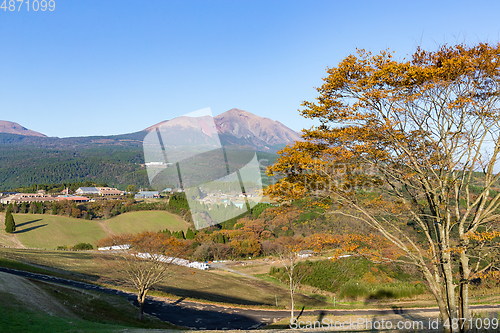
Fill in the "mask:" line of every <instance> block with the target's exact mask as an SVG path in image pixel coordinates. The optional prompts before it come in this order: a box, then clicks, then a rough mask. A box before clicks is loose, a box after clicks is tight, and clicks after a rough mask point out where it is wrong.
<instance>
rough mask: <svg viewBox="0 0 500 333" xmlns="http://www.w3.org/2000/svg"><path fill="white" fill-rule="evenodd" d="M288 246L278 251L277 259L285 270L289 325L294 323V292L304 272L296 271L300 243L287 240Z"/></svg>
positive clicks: (301, 246)
mask: <svg viewBox="0 0 500 333" xmlns="http://www.w3.org/2000/svg"><path fill="white" fill-rule="evenodd" d="M289 240H290V242H289V243H288V244H285V245H283V247H282V248H281V249H280V250H279V252H278V253H277V254H278V257H279V261H280V263H281V264H282V265H283V267H284V268H285V272H286V275H287V278H288V290H289V291H290V324H293V323H294V322H295V320H296V319H295V313H294V312H295V292H296V291H297V289H298V287H299V286H300V282H301V281H302V279H303V278H304V275H305V273H304V271H299V270H298V267H297V266H298V264H299V259H300V257H299V253H300V250H302V248H303V244H302V242H300V241H295V240H292V239H289Z"/></svg>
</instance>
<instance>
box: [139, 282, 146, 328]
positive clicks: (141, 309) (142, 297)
mask: <svg viewBox="0 0 500 333" xmlns="http://www.w3.org/2000/svg"><path fill="white" fill-rule="evenodd" d="M145 300H146V292H145V291H142V290H141V291H139V294H138V295H137V302H138V303H139V316H138V317H137V319H138V320H139V321H142V319H144V302H145Z"/></svg>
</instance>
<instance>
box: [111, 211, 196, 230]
mask: <svg viewBox="0 0 500 333" xmlns="http://www.w3.org/2000/svg"><path fill="white" fill-rule="evenodd" d="M103 223H104V224H105V225H106V226H107V228H108V229H109V230H110V231H111V232H113V233H115V234H122V233H139V232H142V231H159V230H164V229H169V230H171V231H179V230H187V228H189V226H190V224H189V223H187V222H186V221H184V220H183V219H182V218H181V217H180V216H177V215H174V214H170V213H168V212H164V211H141V212H130V213H125V214H121V215H118V216H116V217H113V218H111V219H109V220H106V221H104V222H103Z"/></svg>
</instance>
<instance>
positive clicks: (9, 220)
mask: <svg viewBox="0 0 500 333" xmlns="http://www.w3.org/2000/svg"><path fill="white" fill-rule="evenodd" d="M14 231H16V222H15V221H14V216H13V215H12V205H9V207H8V208H7V212H6V213H5V232H7V233H13V232H14Z"/></svg>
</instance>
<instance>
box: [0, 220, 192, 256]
mask: <svg viewBox="0 0 500 333" xmlns="http://www.w3.org/2000/svg"><path fill="white" fill-rule="evenodd" d="M14 218H15V221H16V226H17V228H16V232H15V233H14V234H10V235H9V234H6V233H5V231H4V230H3V228H2V229H1V230H0V245H7V246H11V247H23V246H24V247H30V248H41V249H55V248H57V247H58V246H73V245H76V244H78V243H91V244H92V245H94V246H95V245H96V243H97V241H98V240H99V239H102V238H106V237H109V236H112V235H119V234H124V233H139V232H143V231H160V230H164V229H169V230H174V231H178V230H187V228H188V227H189V226H190V225H189V223H187V222H186V221H184V220H182V219H181V218H180V217H179V216H177V215H174V214H171V213H169V212H165V211H141V212H131V213H125V214H121V215H119V216H116V217H114V218H111V219H108V220H94V221H86V220H81V219H75V218H71V217H66V216H57V215H42V214H14ZM3 219H4V214H0V221H3ZM2 225H3V223H2Z"/></svg>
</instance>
